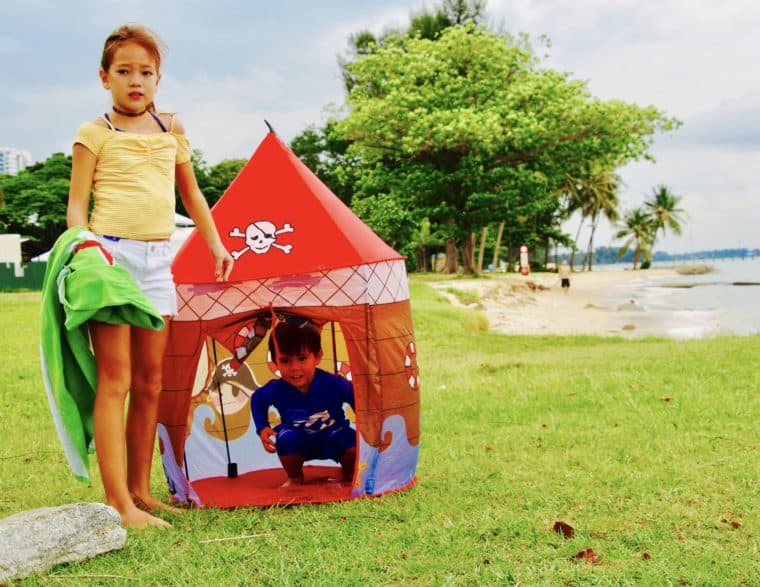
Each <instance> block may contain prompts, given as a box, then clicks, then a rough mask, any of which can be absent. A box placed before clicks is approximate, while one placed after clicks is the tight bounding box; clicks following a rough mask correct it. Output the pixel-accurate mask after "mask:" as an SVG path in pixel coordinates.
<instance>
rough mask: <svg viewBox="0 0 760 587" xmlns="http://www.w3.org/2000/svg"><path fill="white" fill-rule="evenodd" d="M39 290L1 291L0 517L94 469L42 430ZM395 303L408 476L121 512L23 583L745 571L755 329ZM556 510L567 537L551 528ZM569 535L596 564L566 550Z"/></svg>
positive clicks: (754, 430)
mask: <svg viewBox="0 0 760 587" xmlns="http://www.w3.org/2000/svg"><path fill="white" fill-rule="evenodd" d="M38 300H39V297H38V294H4V295H0V304H1V306H0V307H2V311H0V332H2V333H3V336H2V338H1V339H0V349H2V357H3V361H2V363H0V381H2V383H3V385H2V386H1V388H0V430H2V431H3V443H2V445H1V446H0V463H1V464H2V475H1V476H0V516H5V515H9V514H12V513H15V512H18V511H20V510H24V509H29V508H36V507H41V506H50V505H58V504H63V503H69V502H74V501H98V500H101V499H102V498H103V495H102V489H101V487H100V485H99V481H98V479H97V477H96V478H95V480H94V482H93V485H92V487H88V486H85V485H82V484H80V483H78V482H76V481H75V480H74V479H73V477H72V476H71V475H70V473H69V471H68V468H67V466H66V464H65V461H64V457H63V454H62V451H61V449H60V447H59V446H58V442H57V439H56V436H55V432H54V430H53V426H52V421H51V419H50V415H49V413H48V407H47V403H46V399H45V394H44V391H43V388H42V383H41V380H40V375H39V366H38V351H37V345H38V335H37V332H38V328H39V319H38ZM412 308H413V313H414V322H415V330H416V338H417V343H418V349H419V355H418V359H419V364H420V370H421V376H422V386H423V387H422V447H421V453H420V463H419V468H418V479H419V481H418V485H417V486H416V487H415V488H414V489H412V490H409V491H405V492H400V493H397V494H393V495H389V496H385V497H381V498H378V499H364V500H356V501H348V502H342V503H333V504H323V505H302V506H297V507H289V508H280V507H278V508H269V509H237V510H231V511H227V510H197V511H190V512H187V513H186V514H183V515H180V516H174V517H173V518H172V520H171V521H172V522H173V523H174V529H173V530H168V531H162V530H156V529H150V530H143V531H131V532H130V533H129V537H128V540H127V544H126V546H125V548H124V549H123V550H121V551H118V552H114V553H110V554H107V555H102V556H99V557H96V558H94V559H92V560H90V561H87V562H83V563H78V564H70V565H65V566H60V567H56V568H55V569H53V570H52V571H51V572H50V573H48V574H47V575H45V576H42V577H32V578H29V579H27V580H26V581H24V583H25V584H30V585H31V584H44V585H48V584H55V585H60V584H62V582H64V583H66V584H74V583H78V582H86V583H93V584H100V583H103V584H126V583H130V584H141V585H142V584H150V585H188V584H192V585H206V584H214V585H216V584H219V585H240V584H243V585H275V584H277V585H312V584H317V585H481V584H486V585H512V584H520V585H680V584H683V585H685V584H688V585H721V586H722V585H757V584H758V577H760V541H759V540H758V522H759V521H760V519H759V514H758V511H759V510H760V507H758V506H760V500H758V497H759V493H760V492H759V485H760V483H759V477H760V474H759V473H760V459H759V458H758V449H760V438H759V436H758V422H759V421H760V400H758V397H759V396H760V394H759V392H758V390H759V389H760V374H759V372H758V369H757V357H758V355H759V354H760V337H759V336H753V337H726V338H717V339H711V340H698V341H688V342H683V341H670V340H666V339H643V340H635V341H628V340H624V339H622V338H601V337H549V336H541V337H527V336H514V337H513V336H504V335H498V334H495V333H491V332H488V331H484V330H483V324H484V318H483V316H482V314H480V313H479V312H477V311H474V310H467V309H458V308H454V307H452V306H451V305H449V304H448V303H447V302H446V301H445V300H443V299H442V297H441V296H440V294H437V293H435V292H434V291H433V290H432V289H431V288H430V287H429V286H427V285H425V284H424V283H419V282H413V283H412ZM96 468H97V467H95V465H94V461H93V469H96ZM154 469H155V470H154V486H155V487H156V488H157V489H158V490H159V491H163V476H162V473H161V472H160V466H159V465H158V461H156V466H155V467H154ZM557 520H562V521H565V522H567V523H569V524H571V525H572V526H573V527H574V528H575V531H576V533H575V537H574V538H571V539H565V538H563V537H562V536H561V535H560V534H557V533H555V532H553V531H552V526H553V524H554V522H555V521H557ZM250 534H256V535H259V536H256V537H253V538H238V539H237V540H229V541H225V542H211V543H203V542H202V541H204V540H209V539H214V538H223V537H240V536H243V535H250ZM586 548H592V549H593V550H594V552H595V553H597V555H598V558H597V561H596V563H595V564H591V563H587V562H582V561H579V562H576V559H574V555H575V554H576V553H578V552H579V551H581V550H583V549H586ZM644 553H648V558H647V557H646V555H645V554H644ZM107 576H111V577H112V578H108V577H107ZM114 577H115V578H114ZM65 578H68V579H69V580H68V581H62V579H65Z"/></svg>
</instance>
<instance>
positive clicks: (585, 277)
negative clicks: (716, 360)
mask: <svg viewBox="0 0 760 587" xmlns="http://www.w3.org/2000/svg"><path fill="white" fill-rule="evenodd" d="M672 275H676V272H675V271H674V270H672V269H650V270H648V271H645V272H642V271H629V270H602V271H591V272H579V273H573V274H572V275H571V277H570V288H569V291H567V292H564V291H563V290H562V289H561V288H560V285H559V277H558V276H557V274H553V273H536V274H531V275H527V276H522V275H515V274H489V275H488V276H486V277H482V278H478V279H455V280H447V281H441V282H434V283H431V285H432V286H433V287H435V288H436V289H438V290H439V291H441V293H442V294H443V295H445V296H446V297H447V298H448V299H449V300H450V301H451V303H452V304H455V305H463V304H461V303H460V302H459V300H458V298H457V297H456V296H455V295H453V294H451V293H448V292H447V291H446V290H447V289H456V290H465V291H468V290H469V291H475V292H477V293H478V295H479V297H480V302H479V303H478V304H475V305H473V307H474V308H477V309H479V310H481V311H482V312H484V313H485V315H486V317H487V318H488V322H489V325H490V328H491V330H494V331H497V332H502V333H505V334H560V335H569V334H594V335H614V336H625V337H638V336H643V335H649V334H655V335H657V334H660V335H663V334H666V331H665V329H664V327H662V328H660V327H658V324H657V323H653V322H652V321H651V320H647V316H646V312H644V311H643V310H642V308H641V306H640V305H638V304H637V302H636V301H635V300H634V298H635V294H636V292H637V291H640V290H641V289H642V288H643V287H645V286H646V284H649V283H651V282H653V281H656V280H662V279H665V278H667V277H668V276H672Z"/></svg>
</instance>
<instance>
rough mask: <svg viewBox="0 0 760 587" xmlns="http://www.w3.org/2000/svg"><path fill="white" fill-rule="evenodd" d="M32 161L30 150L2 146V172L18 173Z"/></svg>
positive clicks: (0, 156)
mask: <svg viewBox="0 0 760 587" xmlns="http://www.w3.org/2000/svg"><path fill="white" fill-rule="evenodd" d="M31 163H32V156H31V155H30V154H29V151H20V150H18V149H13V148H11V147H0V173H9V174H10V175H16V174H17V173H18V172H19V171H21V170H22V169H24V167H28V166H29V165H30V164H31Z"/></svg>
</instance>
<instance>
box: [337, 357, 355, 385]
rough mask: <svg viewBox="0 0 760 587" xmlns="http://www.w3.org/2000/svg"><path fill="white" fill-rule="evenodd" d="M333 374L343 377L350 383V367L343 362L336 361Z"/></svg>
mask: <svg viewBox="0 0 760 587" xmlns="http://www.w3.org/2000/svg"><path fill="white" fill-rule="evenodd" d="M335 372H336V373H337V374H338V375H340V376H341V377H345V378H346V379H347V380H348V381H351V380H352V379H351V365H349V364H348V363H346V362H345V361H338V362H337V363H336V370H335Z"/></svg>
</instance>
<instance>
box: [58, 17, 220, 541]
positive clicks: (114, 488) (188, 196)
mask: <svg viewBox="0 0 760 587" xmlns="http://www.w3.org/2000/svg"><path fill="white" fill-rule="evenodd" d="M162 48H163V46H162V44H161V42H160V40H159V39H158V38H157V37H156V36H155V35H154V34H153V33H152V32H151V31H149V30H148V29H146V28H143V27H140V26H132V25H130V26H122V27H120V28H118V29H116V30H115V31H114V32H113V33H111V35H110V36H109V37H108V38H107V39H106V42H105V46H104V49H103V56H102V60H101V68H100V79H101V82H102V84H103V87H104V88H105V89H106V90H108V91H110V93H111V98H112V100H113V106H112V108H111V110H110V111H109V112H106V113H105V114H103V115H102V116H100V117H98V118H97V119H96V120H94V121H92V122H86V123H84V124H83V125H82V126H81V127H80V128H79V130H78V132H77V136H76V138H75V140H74V147H73V150H72V170H71V187H70V191H69V202H68V211H67V218H66V219H67V224H68V226H69V227H72V226H88V227H89V229H90V230H91V231H92V232H94V233H96V234H97V235H100V237H99V238H100V240H101V243H102V245H103V246H104V247H105V248H106V249H107V250H109V251H110V252H111V254H112V256H113V257H114V258H115V259H116V261H117V262H118V263H120V264H121V265H123V266H124V267H125V268H126V269H127V270H128V271H129V273H130V274H131V275H132V277H133V278H134V279H135V281H136V282H137V284H138V285H139V286H140V288H141V289H142V290H143V291H144V292H145V294H146V295H147V296H148V298H149V299H150V300H151V301H152V302H153V304H154V305H155V306H156V308H157V309H158V310H159V311H160V312H161V314H162V315H163V316H164V318H165V320H166V319H168V318H169V317H171V316H172V315H174V314H176V312H177V306H176V303H177V302H176V296H175V289H174V283H173V280H172V274H171V261H172V258H171V247H170V244H169V240H168V239H169V237H170V236H171V234H172V232H173V231H174V223H175V221H174V184H175V181H176V183H177V186H178V187H179V192H180V196H181V198H182V202H183V204H184V206H185V209H186V210H187V212H188V214H189V215H190V217H191V218H192V219H193V221H194V222H195V225H196V227H197V228H198V230H199V231H200V232H201V234H202V235H203V238H204V239H205V241H206V243H207V244H208V247H209V250H210V252H211V255H212V256H213V258H214V261H215V271H216V275H215V277H216V279H217V281H226V280H227V278H228V276H229V274H230V271H231V270H232V257H230V255H229V253H228V252H227V250H226V249H225V248H224V246H223V245H222V242H221V240H220V238H219V234H218V232H217V230H216V227H215V226H214V223H213V221H212V218H211V214H210V212H209V207H208V204H207V203H206V200H205V199H204V197H203V194H201V191H200V189H199V188H198V183H197V182H196V179H195V174H194V172H193V167H192V163H191V161H190V147H189V143H188V140H187V138H186V137H185V134H184V128H183V126H182V124H181V123H180V122H179V121H178V120H177V119H176V118H175V116H174V115H173V114H163V113H158V112H156V108H155V105H154V103H153V96H154V94H155V92H156V89H157V87H158V85H159V82H160V80H161V73H160V67H161V50H162ZM91 192H92V194H93V196H94V201H95V204H94V207H93V210H92V214H91V215H90V216H89V218H88V210H89V204H90V194H91ZM89 327H90V337H91V341H92V347H93V351H94V354H95V360H96V362H97V371H98V385H97V392H96V396H95V407H94V413H93V417H94V439H95V447H96V450H97V457H98V466H99V468H100V473H101V477H102V480H103V486H104V489H105V493H106V500H107V502H108V504H109V505H111V506H113V507H114V508H115V509H116V510H117V511H118V512H119V514H120V516H121V521H122V525H124V526H126V527H142V526H146V525H156V526H169V524H168V523H167V522H166V521H164V520H162V519H160V518H158V517H156V516H153V515H152V514H151V513H150V512H154V511H161V510H163V511H177V510H176V508H172V507H170V506H168V505H166V504H164V503H162V502H161V501H159V500H158V499H156V498H154V497H152V496H151V494H150V469H151V462H152V459H153V449H154V445H155V435H156V425H157V420H158V401H159V394H160V392H161V373H162V361H163V354H164V347H165V344H166V335H167V329H166V328H164V329H163V330H161V331H155V330H149V329H145V328H138V327H132V326H129V325H125V324H118V325H111V324H105V323H102V322H96V321H91V322H90V325H89ZM128 392H129V407H128V410H127V421H126V428H125V426H124V406H125V402H126V397H127V393H128Z"/></svg>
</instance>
